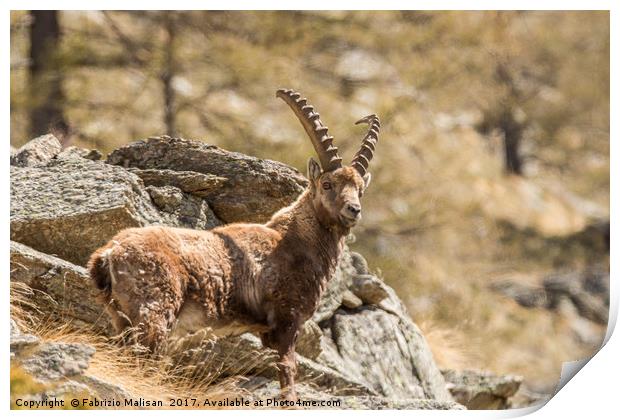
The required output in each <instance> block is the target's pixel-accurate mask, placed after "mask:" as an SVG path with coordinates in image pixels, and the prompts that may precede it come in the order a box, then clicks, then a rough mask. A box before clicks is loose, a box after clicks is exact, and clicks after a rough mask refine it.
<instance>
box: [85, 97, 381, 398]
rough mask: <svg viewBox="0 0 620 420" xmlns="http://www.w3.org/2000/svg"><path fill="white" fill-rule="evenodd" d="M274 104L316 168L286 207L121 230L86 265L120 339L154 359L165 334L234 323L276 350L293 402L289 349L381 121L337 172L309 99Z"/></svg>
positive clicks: (315, 298)
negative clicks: (219, 222) (260, 218)
mask: <svg viewBox="0 0 620 420" xmlns="http://www.w3.org/2000/svg"><path fill="white" fill-rule="evenodd" d="M276 96H277V97H278V98H281V99H283V100H284V101H285V102H286V103H287V104H288V105H289V106H290V107H291V108H292V110H293V112H294V113H295V115H296V116H297V118H298V119H299V121H300V122H301V124H302V125H303V127H304V129H305V131H306V133H307V134H308V136H309V137H310V141H311V142H312V145H313V146H314V149H315V150H316V153H317V155H318V157H319V161H320V165H319V164H318V163H317V162H316V161H315V160H314V159H313V158H310V160H309V161H308V178H309V180H310V183H309V186H308V187H307V189H306V190H305V191H304V192H303V193H302V194H301V195H300V196H299V197H298V198H297V200H296V201H295V202H294V203H292V204H291V205H290V206H288V207H285V208H283V209H281V210H279V211H278V212H276V213H275V214H274V215H273V216H272V217H271V220H269V222H267V223H266V224H251V223H234V224H229V225H226V226H222V227H217V228H215V229H212V230H209V231H196V230H189V229H179V228H169V227H157V226H151V227H143V228H131V229H126V230H123V231H121V232H120V233H118V234H117V235H116V236H115V237H114V238H113V239H112V240H110V241H109V242H108V243H107V244H106V245H105V246H103V247H102V248H100V249H98V250H97V251H95V253H94V254H93V255H92V256H91V259H90V261H89V263H88V267H89V271H90V276H91V278H92V280H93V281H94V284H95V285H96V287H97V288H99V289H101V290H102V291H103V292H102V293H101V298H102V299H103V300H104V301H105V304H106V308H107V309H106V310H107V312H108V313H109V315H110V316H111V318H112V320H113V324H114V328H115V329H116V330H117V331H118V332H122V331H123V330H124V329H126V328H127V327H130V326H132V327H133V328H134V329H135V330H137V331H138V334H136V340H138V342H139V343H141V344H143V345H144V346H147V347H149V348H150V349H151V350H153V351H156V349H158V348H159V346H160V345H161V343H163V342H165V339H166V336H167V335H168V334H169V332H170V331H171V329H180V330H185V331H186V330H198V329H200V328H205V327H207V326H209V327H211V328H214V329H215V330H217V329H218V328H223V327H225V326H228V325H232V324H236V325H242V326H244V327H245V328H247V329H248V330H250V331H254V332H258V333H260V336H261V340H262V343H263V345H265V346H268V347H271V348H273V349H275V350H277V352H278V355H279V361H278V363H277V364H278V368H279V376H280V388H281V396H282V398H284V399H289V400H294V399H296V393H295V388H294V379H295V372H296V361H295V341H296V338H297V335H298V332H299V330H300V327H301V326H302V325H303V323H304V322H305V321H306V320H308V319H309V318H310V317H311V316H312V314H313V313H314V311H315V310H316V309H317V306H318V304H319V299H320V297H321V294H322V293H323V291H324V290H325V288H326V286H327V282H328V281H329V279H330V278H331V277H332V275H333V274H334V271H335V269H336V265H337V263H338V259H339V256H340V253H341V251H342V249H343V246H344V238H345V236H346V235H347V234H348V233H349V231H350V229H351V228H352V227H353V226H355V224H356V223H357V222H358V221H359V220H360V218H361V211H362V208H361V206H360V197H361V196H362V194H363V193H364V190H365V189H366V188H367V187H368V184H369V183H370V173H369V172H368V164H369V162H370V160H371V159H372V157H373V154H374V152H375V146H376V144H377V141H378V138H379V137H378V136H379V119H378V118H377V116H376V115H370V116H367V117H365V118H362V119H361V120H359V121H358V122H357V123H366V124H368V125H369V130H368V133H367V134H366V135H365V137H364V138H363V140H362V145H361V148H360V150H359V151H358V152H357V154H356V155H355V157H354V158H353V160H352V162H351V165H350V166H344V165H342V159H341V157H340V156H339V155H338V149H337V148H336V146H334V144H333V137H331V136H329V135H328V132H327V127H326V126H325V125H323V123H322V122H321V120H320V117H319V114H318V113H316V112H315V111H314V108H313V107H312V106H311V105H309V104H308V102H307V100H306V99H302V98H301V96H300V94H299V93H297V92H294V91H292V90H285V89H280V90H278V91H277V93H276Z"/></svg>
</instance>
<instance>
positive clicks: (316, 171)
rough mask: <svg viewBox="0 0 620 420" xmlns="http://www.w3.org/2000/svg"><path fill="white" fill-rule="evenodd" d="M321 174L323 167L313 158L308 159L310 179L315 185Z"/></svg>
mask: <svg viewBox="0 0 620 420" xmlns="http://www.w3.org/2000/svg"><path fill="white" fill-rule="evenodd" d="M321 173H323V171H322V170H321V165H319V164H318V163H317V161H316V160H314V159H313V158H310V159H308V179H309V180H310V181H312V182H313V183H314V181H316V180H317V179H319V177H320V176H321Z"/></svg>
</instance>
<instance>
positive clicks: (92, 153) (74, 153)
mask: <svg viewBox="0 0 620 420" xmlns="http://www.w3.org/2000/svg"><path fill="white" fill-rule="evenodd" d="M101 157H102V155H101V152H99V151H98V150H95V149H82V148H81V147H75V146H69V147H67V148H66V149H64V150H63V151H62V152H60V153H58V155H57V156H56V158H57V159H65V160H69V159H88V160H99V159H101Z"/></svg>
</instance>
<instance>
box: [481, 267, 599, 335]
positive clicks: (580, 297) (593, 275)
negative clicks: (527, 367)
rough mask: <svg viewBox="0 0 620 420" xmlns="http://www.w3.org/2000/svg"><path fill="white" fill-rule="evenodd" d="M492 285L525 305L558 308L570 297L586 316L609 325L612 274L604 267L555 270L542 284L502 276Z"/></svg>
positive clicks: (582, 314) (578, 309)
mask: <svg viewBox="0 0 620 420" xmlns="http://www.w3.org/2000/svg"><path fill="white" fill-rule="evenodd" d="M491 287H492V288H493V289H494V290H495V291H497V292H499V293H501V294H503V295H505V296H506V297H509V298H512V299H514V300H515V301H516V302H517V303H519V304H520V305H521V306H525V307H537V308H547V309H549V310H557V309H558V308H559V307H560V306H561V303H562V302H564V301H568V302H571V303H572V305H574V307H575V309H576V310H577V312H578V313H579V315H580V316H582V317H583V318H586V319H588V320H590V321H592V322H595V323H597V324H600V325H607V318H608V316H609V274H608V273H607V272H604V271H602V270H597V269H590V270H586V271H584V272H582V273H573V272H571V273H563V272H560V273H554V274H551V275H548V276H546V277H544V278H543V279H542V280H541V281H540V284H539V285H534V286H531V285H526V284H520V283H518V282H515V281H512V280H502V281H497V282H495V283H494V284H492V286H491Z"/></svg>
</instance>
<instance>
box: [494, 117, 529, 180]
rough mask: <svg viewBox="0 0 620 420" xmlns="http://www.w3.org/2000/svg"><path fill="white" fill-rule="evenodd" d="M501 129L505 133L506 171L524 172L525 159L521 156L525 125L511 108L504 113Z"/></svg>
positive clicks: (518, 173) (512, 172) (513, 172)
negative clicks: (517, 118) (516, 117)
mask: <svg viewBox="0 0 620 420" xmlns="http://www.w3.org/2000/svg"><path fill="white" fill-rule="evenodd" d="M499 129H500V130H501V131H502V133H503V134H504V164H505V170H506V172H508V173H510V174H514V175H522V174H523V160H522V158H521V153H520V152H521V151H520V146H521V139H522V137H523V125H522V124H520V123H519V122H518V121H517V120H516V119H515V117H514V115H513V112H512V110H511V109H506V110H504V112H503V113H502V116H501V118H500V121H499Z"/></svg>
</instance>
